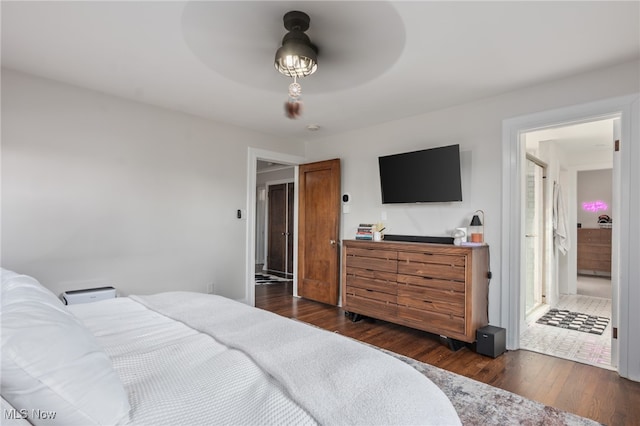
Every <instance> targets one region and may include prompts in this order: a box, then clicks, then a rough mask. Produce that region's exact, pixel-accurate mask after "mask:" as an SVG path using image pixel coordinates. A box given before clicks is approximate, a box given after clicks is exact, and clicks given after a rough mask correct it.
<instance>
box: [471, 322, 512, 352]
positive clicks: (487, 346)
mask: <svg viewBox="0 0 640 426" xmlns="http://www.w3.org/2000/svg"><path fill="white" fill-rule="evenodd" d="M476 340H477V342H476V352H478V353H479V354H480V355H486V356H490V357H492V358H496V357H498V356H500V355H502V354H503V353H504V352H505V351H506V350H507V346H506V343H507V330H506V329H504V328H501V327H495V326H493V325H487V326H486V327H482V328H479V329H478V330H477V331H476Z"/></svg>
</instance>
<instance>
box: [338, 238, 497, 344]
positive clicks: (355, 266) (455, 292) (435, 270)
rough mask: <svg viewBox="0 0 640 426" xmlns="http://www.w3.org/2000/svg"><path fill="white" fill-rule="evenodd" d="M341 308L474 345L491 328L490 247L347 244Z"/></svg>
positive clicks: (360, 242) (352, 312) (420, 244)
mask: <svg viewBox="0 0 640 426" xmlns="http://www.w3.org/2000/svg"><path fill="white" fill-rule="evenodd" d="M343 247H344V249H343V252H342V256H343V258H342V265H343V268H342V282H343V293H342V306H343V308H344V309H345V311H347V312H348V315H350V316H351V317H352V320H355V319H357V318H358V317H359V316H360V315H364V316H368V317H372V318H376V319H380V320H384V321H389V322H392V323H396V324H401V325H404V326H408V327H412V328H416V329H420V330H424V331H427V332H430V333H435V334H439V335H441V336H443V337H446V338H447V339H454V340H456V341H460V342H466V343H473V342H474V341H475V339H476V330H477V329H478V328H481V327H484V326H486V325H487V324H488V318H487V317H488V314H487V303H488V302H487V296H488V277H489V272H488V265H489V247H488V246H477V247H460V246H454V245H448V244H429V243H414V242H397V241H393V242H389V241H386V240H385V241H382V242H376V243H374V242H369V241H354V240H345V241H343Z"/></svg>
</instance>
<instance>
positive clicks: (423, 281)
mask: <svg viewBox="0 0 640 426" xmlns="http://www.w3.org/2000/svg"><path fill="white" fill-rule="evenodd" d="M397 277H398V283H402V284H411V285H414V286H418V287H427V288H433V289H440V290H453V291H457V292H460V293H464V291H465V284H464V281H452V280H440V279H436V278H429V277H423V276H420V275H404V274H398V275H397Z"/></svg>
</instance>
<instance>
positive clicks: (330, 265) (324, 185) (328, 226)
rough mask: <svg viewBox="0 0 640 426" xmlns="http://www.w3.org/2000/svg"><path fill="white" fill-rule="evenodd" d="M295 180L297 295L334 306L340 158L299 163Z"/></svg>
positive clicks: (337, 253) (337, 263) (336, 279)
mask: <svg viewBox="0 0 640 426" xmlns="http://www.w3.org/2000/svg"><path fill="white" fill-rule="evenodd" d="M298 181H299V185H300V187H299V190H298V195H299V207H298V220H299V226H298V294H299V295H300V296H301V297H304V298H307V299H312V300H316V301H319V302H323V303H329V304H332V305H337V304H338V300H339V289H340V282H339V276H340V261H339V258H340V252H339V248H338V247H339V246H338V235H339V226H340V160H339V159H334V160H327V161H320V162H317V163H310V164H302V165H301V166H300V168H299V179H298Z"/></svg>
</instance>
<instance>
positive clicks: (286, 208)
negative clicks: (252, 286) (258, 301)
mask: <svg viewBox="0 0 640 426" xmlns="http://www.w3.org/2000/svg"><path fill="white" fill-rule="evenodd" d="M256 174H257V175H256V240H255V244H256V248H255V252H256V284H259V285H266V284H273V283H277V282H282V281H284V280H291V279H292V278H293V245H294V244H293V243H294V240H295V238H296V236H295V226H294V215H293V212H294V206H295V166H292V165H288V164H280V163H274V162H272V161H263V160H259V161H258V165H257V171H256Z"/></svg>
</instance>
